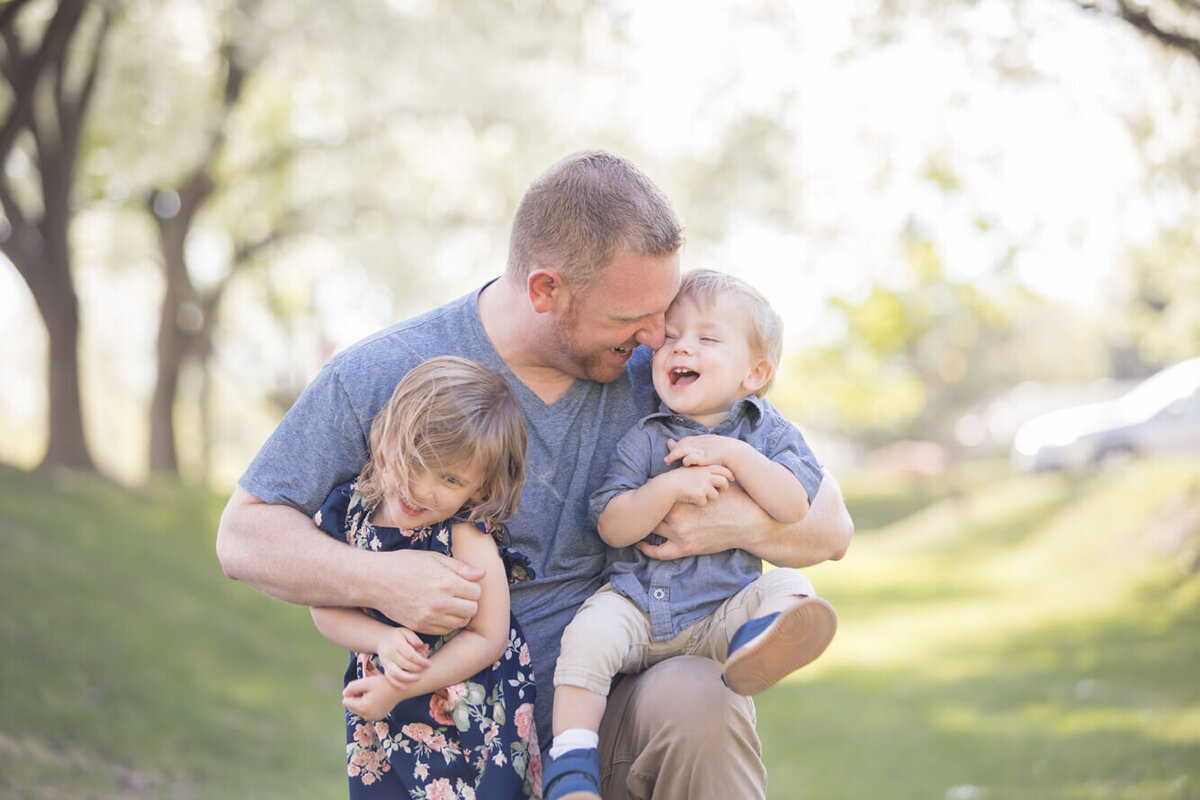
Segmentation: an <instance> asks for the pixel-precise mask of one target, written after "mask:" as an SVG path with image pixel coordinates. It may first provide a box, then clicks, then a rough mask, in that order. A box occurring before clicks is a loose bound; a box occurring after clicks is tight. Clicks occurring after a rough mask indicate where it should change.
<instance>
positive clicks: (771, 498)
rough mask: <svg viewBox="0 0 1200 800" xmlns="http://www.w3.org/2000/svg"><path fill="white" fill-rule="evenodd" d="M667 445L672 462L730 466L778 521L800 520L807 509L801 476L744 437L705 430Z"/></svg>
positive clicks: (758, 501)
mask: <svg viewBox="0 0 1200 800" xmlns="http://www.w3.org/2000/svg"><path fill="white" fill-rule="evenodd" d="M668 446H669V447H670V450H671V452H670V454H669V455H668V456H667V463H669V464H671V463H676V462H679V463H682V464H684V465H685V466H690V465H705V464H721V465H723V466H725V467H728V468H729V470H730V471H731V472H732V473H733V477H734V479H735V480H736V481H737V482H738V484H739V485H740V486H741V487H742V489H743V490H745V492H746V494H748V495H750V497H751V498H753V500H754V501H755V502H756V503H758V504H759V506H761V507H762V510H763V511H765V512H767V514H768V515H770V516H771V517H772V518H773V519H775V520H777V521H779V522H799V521H800V520H801V519H803V518H804V515H805V514H807V513H808V501H809V498H808V491H807V490H806V489H805V488H804V484H802V483H801V482H800V479H799V478H797V477H796V475H795V474H794V473H793V472H792V471H791V470H790V469H788V468H787V467H785V466H784V465H782V464H779V463H777V462H775V461H772V460H771V459H770V458H768V457H767V456H766V455H765V454H764V453H762V452H761V451H759V450H758V449H757V448H756V447H754V446H753V445H751V444H749V443H747V442H745V441H742V440H741V439H735V438H733V437H731V436H718V435H714V434H705V435H701V436H688V437H687V438H684V439H680V440H679V441H678V442H674V441H672V442H669V443H668Z"/></svg>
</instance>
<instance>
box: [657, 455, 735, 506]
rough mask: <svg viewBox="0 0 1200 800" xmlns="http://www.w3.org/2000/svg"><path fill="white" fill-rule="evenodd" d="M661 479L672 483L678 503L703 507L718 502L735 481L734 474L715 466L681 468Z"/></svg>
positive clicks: (662, 476) (666, 473)
mask: <svg viewBox="0 0 1200 800" xmlns="http://www.w3.org/2000/svg"><path fill="white" fill-rule="evenodd" d="M659 478H660V479H665V480H668V481H670V483H671V487H672V490H673V491H674V493H675V502H676V503H690V504H691V505H694V506H703V505H707V504H708V501H710V500H716V499H717V495H718V494H720V493H721V491H722V490H724V489H728V488H729V483H730V481H732V480H733V473H732V472H730V471H729V470H728V469H726V468H725V467H722V466H720V465H716V464H714V465H711V466H697V467H679V468H678V469H673V470H671V471H670V472H664V473H663V474H662V475H660V476H659Z"/></svg>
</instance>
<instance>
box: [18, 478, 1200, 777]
mask: <svg viewBox="0 0 1200 800" xmlns="http://www.w3.org/2000/svg"><path fill="white" fill-rule="evenodd" d="M843 485H844V488H845V490H846V494H847V499H848V502H849V504H850V506H851V510H852V512H853V513H854V514H855V516H856V519H857V520H858V521H859V533H858V536H857V537H856V541H855V543H854V545H853V546H852V547H851V550H850V553H849V555H848V556H847V558H846V559H845V560H843V561H842V562H839V563H833V564H823V565H820V566H818V567H814V568H812V569H811V570H809V571H808V573H809V575H810V577H812V578H813V580H814V582H815V583H816V584H817V586H818V589H819V590H820V591H821V592H822V594H824V595H825V596H826V597H828V598H829V599H830V600H831V602H833V604H834V605H835V607H836V608H837V609H838V613H839V618H840V623H841V624H840V629H839V632H838V637H837V639H836V640H835V641H834V644H833V645H832V646H831V648H830V650H829V652H828V653H827V654H826V655H825V656H824V657H823V658H822V659H821V660H819V661H818V662H816V663H815V664H814V665H812V666H810V667H808V668H806V669H805V670H803V671H801V672H800V673H798V674H797V675H795V676H792V678H790V679H789V680H787V681H786V682H784V683H782V684H780V685H779V686H777V687H775V688H773V689H771V690H770V691H769V692H767V693H765V694H764V695H761V696H760V698H759V702H758V707H759V728H760V731H761V733H762V736H763V746H764V750H765V757H766V760H767V765H768V767H769V769H770V787H769V789H770V796H771V798H773V800H785V799H786V800H791V799H792V798H813V799H814V800H822V799H828V800H834V799H845V800H858V798H887V799H888V800H904V799H905V798H914V800H915V799H917V798H920V799H921V800H942V799H943V798H945V800H977V799H979V798H987V800H995V799H996V798H1028V799H1029V800H1035V799H1036V800H1042V799H1053V798H1114V799H1116V798H1200V577H1198V576H1197V563H1198V561H1200V465H1195V464H1192V465H1185V464H1163V463H1158V464H1155V463H1146V464H1135V465H1133V466H1132V467H1130V468H1129V469H1127V470H1125V471H1123V472H1120V473H1111V474H1107V475H1101V476H1094V477H1089V478H1083V479H1070V478H1067V477H1064V476H1056V475H1041V476H1011V475H1010V474H1009V473H1008V472H1007V470H1006V469H1002V468H996V467H995V466H994V465H993V466H990V467H986V468H975V469H972V470H971V471H969V472H966V471H964V472H962V473H959V474H958V475H956V477H955V479H954V480H953V481H951V482H950V483H949V485H944V484H942V483H937V482H930V481H925V482H913V481H909V480H904V479H895V478H884V477H881V476H870V475H847V476H845V477H844V479H843ZM220 502H221V501H220V499H218V498H212V497H208V496H205V495H201V494H199V493H196V492H191V491H185V490H182V489H180V488H178V487H174V486H170V485H156V486H154V487H152V488H150V489H147V490H144V491H141V492H136V493H134V492H129V491H125V490H121V489H117V488H114V487H112V486H108V485H106V484H102V483H99V482H95V481H86V480H80V479H78V478H59V479H57V480H55V481H53V482H50V481H46V480H44V479H36V478H33V477H31V476H28V475H26V474H24V473H21V472H18V471H15V470H12V469H7V468H0V547H2V548H3V551H2V553H3V555H2V556H0V603H2V604H3V609H4V612H3V614H2V615H0V647H2V648H3V650H2V652H3V658H2V659H0V797H4V798H51V797H55V798H57V797H88V798H158V797H162V798H176V797H184V798H228V797H245V798H271V797H280V798H284V797H289V798H292V797H294V798H300V797H304V798H308V797H312V798H327V797H340V796H344V795H345V790H344V778H343V777H342V776H343V771H342V769H343V768H342V756H341V753H342V735H341V727H340V726H341V710H340V706H339V705H338V702H337V698H338V686H339V682H340V672H341V666H342V654H341V652H340V650H339V649H338V648H337V647H335V646H333V645H330V644H328V643H326V642H324V641H323V640H322V639H321V638H320V637H319V636H318V635H317V634H316V633H315V632H314V631H313V630H312V626H311V623H310V622H309V619H308V614H307V612H306V611H305V610H304V609H301V608H296V607H293V606H289V605H287V604H284V603H281V602H278V601H275V600H271V599H269V598H266V597H264V596H263V595H260V594H258V593H256V592H254V591H252V590H251V589H249V588H247V587H245V586H243V585H241V584H237V583H234V582H232V581H228V580H226V579H225V578H224V577H222V576H221V573H220V570H219V568H218V566H217V563H216V559H215V556H214V555H213V537H214V531H215V528H216V520H217V515H218V513H219V510H220Z"/></svg>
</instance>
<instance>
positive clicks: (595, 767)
mask: <svg viewBox="0 0 1200 800" xmlns="http://www.w3.org/2000/svg"><path fill="white" fill-rule="evenodd" d="M542 796H543V797H544V798H545V800H600V751H599V750H597V749H596V748H594V747H589V748H587V749H586V750H569V751H567V752H565V753H563V754H562V755H561V756H559V757H558V758H549V757H547V758H546V761H545V763H544V764H543V772H542Z"/></svg>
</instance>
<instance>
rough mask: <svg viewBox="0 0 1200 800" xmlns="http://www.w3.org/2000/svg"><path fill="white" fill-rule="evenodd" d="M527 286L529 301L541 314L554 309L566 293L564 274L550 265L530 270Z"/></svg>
mask: <svg viewBox="0 0 1200 800" xmlns="http://www.w3.org/2000/svg"><path fill="white" fill-rule="evenodd" d="M526 287H527V288H528V290H529V302H530V303H532V304H533V310H534V311H536V312H538V313H539V314H545V313H546V312H547V311H553V310H554V307H555V304H556V303H557V302H558V301H559V299H560V298H561V297H563V293H564V286H563V279H562V275H561V274H559V272H558V270H554V269H550V268H549V267H538V268H537V269H535V270H533V271H532V272H530V273H529V280H528V282H527V283H526Z"/></svg>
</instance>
